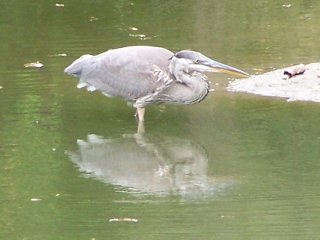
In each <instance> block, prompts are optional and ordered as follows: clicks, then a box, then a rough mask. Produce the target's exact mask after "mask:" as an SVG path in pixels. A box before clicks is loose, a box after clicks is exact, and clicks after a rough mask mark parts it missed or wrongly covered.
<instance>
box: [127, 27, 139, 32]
mask: <svg viewBox="0 0 320 240" xmlns="http://www.w3.org/2000/svg"><path fill="white" fill-rule="evenodd" d="M129 29H130V30H132V31H138V30H139V29H138V28H136V27H129Z"/></svg>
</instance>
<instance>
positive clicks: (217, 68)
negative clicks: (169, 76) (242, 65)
mask: <svg viewBox="0 0 320 240" xmlns="http://www.w3.org/2000/svg"><path fill="white" fill-rule="evenodd" d="M171 61H172V63H174V68H175V70H176V71H177V70H178V71H179V70H182V71H184V72H186V73H192V72H195V71H196V72H223V73H228V74H231V75H236V76H249V74H248V73H246V72H244V71H241V70H239V69H237V68H234V67H231V66H228V65H225V64H223V63H220V62H217V61H214V60H212V59H210V58H208V57H206V56H205V55H203V54H201V53H199V52H195V51H190V50H183V51H180V52H177V53H176V54H174V56H173V57H172V59H171ZM172 70H173V69H172Z"/></svg>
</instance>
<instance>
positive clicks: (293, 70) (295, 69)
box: [283, 64, 306, 79]
mask: <svg viewBox="0 0 320 240" xmlns="http://www.w3.org/2000/svg"><path fill="white" fill-rule="evenodd" d="M305 71H306V67H305V65H304V64H299V65H295V66H292V67H288V68H286V69H284V70H283V75H284V76H283V79H288V78H291V77H293V76H296V75H300V74H303V73H304V72H305Z"/></svg>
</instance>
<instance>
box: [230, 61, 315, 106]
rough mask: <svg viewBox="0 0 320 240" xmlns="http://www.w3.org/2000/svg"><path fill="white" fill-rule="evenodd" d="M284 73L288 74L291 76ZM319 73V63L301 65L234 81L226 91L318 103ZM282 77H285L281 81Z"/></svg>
mask: <svg viewBox="0 0 320 240" xmlns="http://www.w3.org/2000/svg"><path fill="white" fill-rule="evenodd" d="M302 70H304V71H302ZM285 72H290V73H291V76H289V75H290V74H285ZM319 72H320V63H310V64H307V65H303V64H301V65H296V66H293V67H290V68H284V69H278V70H275V71H271V72H267V73H263V74H258V75H253V76H251V77H249V78H247V79H235V80H234V81H231V82H230V83H229V85H228V87H227V89H228V91H233V92H247V93H253V94H258V95H263V96H270V97H271V96H272V97H283V98H286V99H287V100H288V101H296V100H301V101H314V102H320V78H319ZM302 73H303V74H302ZM284 76H287V77H286V78H285V79H283V78H284Z"/></svg>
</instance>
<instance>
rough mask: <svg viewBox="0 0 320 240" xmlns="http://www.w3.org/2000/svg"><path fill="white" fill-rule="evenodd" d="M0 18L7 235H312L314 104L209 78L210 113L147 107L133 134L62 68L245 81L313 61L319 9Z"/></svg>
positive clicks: (318, 153) (132, 6)
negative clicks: (87, 66) (150, 51)
mask: <svg viewBox="0 0 320 240" xmlns="http://www.w3.org/2000/svg"><path fill="white" fill-rule="evenodd" d="M56 3H59V4H64V6H61V5H58V6H56ZM0 6H1V7H0V42H1V44H0V54H1V58H0V86H1V89H0V114H1V118H0V129H1V131H0V136H1V137H0V160H1V165H0V190H1V191H0V202H1V206H0V228H1V231H0V237H1V239H97V240H98V239H246V240H247V239H299V240H301V239H318V237H319V235H320V230H319V229H320V192H319V185H318V184H319V182H320V164H319V157H320V127H319V117H320V111H319V110H320V105H319V104H315V103H307V102H293V103H288V102H285V101H283V100H280V99H277V98H265V97H258V96H251V95H246V94H235V93H228V92H227V91H226V90H225V88H224V87H225V86H226V85H227V82H228V79H227V76H225V75H214V74H211V75H210V76H209V77H210V79H211V82H212V86H213V87H214V88H215V89H216V91H215V92H213V93H212V94H211V95H210V96H209V97H208V98H207V99H206V100H205V101H204V102H202V103H200V104H197V105H193V106H153V107H150V108H149V109H147V113H146V122H145V129H146V134H145V135H143V136H141V135H137V134H136V128H137V126H136V122H135V119H134V118H133V113H134V110H133V109H132V108H130V107H129V106H127V104H126V103H125V102H123V101H121V100H119V99H107V98H105V97H104V96H102V95H101V94H98V93H88V92H86V91H83V90H82V91H80V90H77V89H76V82H77V81H76V80H75V79H73V78H71V77H69V76H65V75H64V74H63V69H64V68H65V67H66V66H67V65H68V64H69V63H70V62H72V61H73V60H74V59H75V58H77V57H79V56H80V55H82V54H84V53H91V54H96V53H100V52H102V51H105V50H107V49H109V48H115V47H120V46H125V45H158V46H164V47H167V48H169V49H171V50H173V51H175V50H179V49H195V50H198V51H201V52H203V53H205V54H206V55H208V56H210V57H212V58H214V59H216V60H219V61H222V62H224V63H227V64H229V65H233V66H235V67H238V68H240V69H243V70H245V71H247V72H250V73H255V72H263V71H267V70H269V69H273V68H277V67H283V66H286V65H290V64H294V63H299V62H304V63H308V62H313V61H319V54H318V53H319V50H320V40H319V37H318V36H319V34H320V28H319V24H318V23H319V21H320V17H319V16H320V14H319V13H320V12H319V9H320V2H319V1H315V0H314V1H312V0H311V1H290V2H283V3H282V2H281V3H277V2H276V1H275V2H272V3H271V2H270V1H259V2H256V1H245V2H244V1H239V2H234V1H233V2H232V1H171V2H164V1H72V0H69V1H68V0H65V1H61V2H54V1H40V0H38V1H32V2H30V1H4V0H2V1H1V0H0ZM36 61H40V62H41V63H43V64H44V67H43V68H41V69H34V68H25V67H24V64H26V63H30V62H36Z"/></svg>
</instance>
